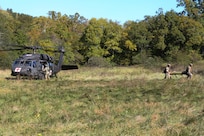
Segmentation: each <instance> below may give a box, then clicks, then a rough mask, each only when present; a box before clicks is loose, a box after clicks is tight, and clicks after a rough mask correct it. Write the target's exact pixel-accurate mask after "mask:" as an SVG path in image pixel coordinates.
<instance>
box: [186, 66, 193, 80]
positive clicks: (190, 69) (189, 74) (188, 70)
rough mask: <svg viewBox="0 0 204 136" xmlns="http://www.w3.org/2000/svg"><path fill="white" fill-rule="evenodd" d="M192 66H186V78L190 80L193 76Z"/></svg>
mask: <svg viewBox="0 0 204 136" xmlns="http://www.w3.org/2000/svg"><path fill="white" fill-rule="evenodd" d="M192 66H193V64H192V63H190V64H189V65H188V66H187V68H186V75H187V78H190V79H191V77H192V76H193V74H192Z"/></svg>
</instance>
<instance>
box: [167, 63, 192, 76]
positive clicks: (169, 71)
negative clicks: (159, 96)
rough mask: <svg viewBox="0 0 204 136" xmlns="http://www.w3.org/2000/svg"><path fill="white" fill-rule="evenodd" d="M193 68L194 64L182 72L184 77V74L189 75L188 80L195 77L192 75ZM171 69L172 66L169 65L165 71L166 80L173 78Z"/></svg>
mask: <svg viewBox="0 0 204 136" xmlns="http://www.w3.org/2000/svg"><path fill="white" fill-rule="evenodd" d="M192 66H193V64H192V63H190V64H189V65H188V66H187V67H186V70H185V71H183V72H181V74H182V75H183V74H184V75H187V78H188V79H191V78H192V76H193V74H192ZM170 68H171V64H167V66H166V67H165V69H164V74H165V77H164V79H170V78H171V74H172V72H171V70H170Z"/></svg>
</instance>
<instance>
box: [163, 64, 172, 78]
mask: <svg viewBox="0 0 204 136" xmlns="http://www.w3.org/2000/svg"><path fill="white" fill-rule="evenodd" d="M170 67H171V64H168V65H167V66H166V67H165V69H164V74H165V77H164V79H170V78H171V72H170Z"/></svg>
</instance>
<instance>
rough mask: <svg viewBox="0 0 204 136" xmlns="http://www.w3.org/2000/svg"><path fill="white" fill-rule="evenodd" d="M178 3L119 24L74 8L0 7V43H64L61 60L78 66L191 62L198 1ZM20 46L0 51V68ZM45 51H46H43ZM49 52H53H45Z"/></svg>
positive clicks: (200, 49)
mask: <svg viewBox="0 0 204 136" xmlns="http://www.w3.org/2000/svg"><path fill="white" fill-rule="evenodd" d="M177 2H178V6H181V7H183V8H184V10H183V11H182V12H180V13H177V12H175V11H174V10H171V11H167V12H166V13H164V12H163V10H162V9H158V11H157V14H156V15H155V16H145V18H144V20H140V21H127V22H125V23H124V24H122V25H121V24H120V23H118V22H116V21H112V20H107V19H104V18H100V19H96V18H92V19H90V20H88V19H86V18H85V17H83V16H81V15H80V14H79V13H75V14H74V15H66V14H64V15H62V14H61V13H60V12H56V11H49V12H48V16H47V17H44V16H40V17H33V16H30V15H27V14H20V13H16V12H13V11H12V9H7V10H0V48H1V49H6V48H9V46H10V45H28V46H31V45H38V46H42V47H47V48H49V47H51V46H52V47H54V46H56V47H57V46H59V45H63V46H64V47H65V50H66V52H65V63H75V64H79V65H85V64H88V65H97V66H98V65H120V66H121V65H135V64H147V65H148V64H151V65H153V64H157V63H161V62H175V63H176V62H179V63H187V62H195V61H198V60H201V59H202V58H203V53H204V27H203V26H204V18H203V17H204V13H203V12H204V11H203V8H204V7H203V6H204V2H203V1H200V0H192V1H189V0H177ZM22 53H25V51H6V52H2V51H1V52H0V56H1V58H0V63H1V67H7V68H8V67H10V64H11V62H12V60H14V59H15V58H17V57H18V56H19V55H20V54H22ZM44 53H46V52H44ZM51 55H53V56H55V54H51Z"/></svg>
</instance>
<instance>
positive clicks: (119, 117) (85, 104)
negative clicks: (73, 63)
mask: <svg viewBox="0 0 204 136" xmlns="http://www.w3.org/2000/svg"><path fill="white" fill-rule="evenodd" d="M9 74H10V73H9V71H1V72H0V109H1V110H0V135H3V136H7V135H8V136H10V135H32V136H48V135H49V136H50V135H54V136H56V135H59V136H63V135H64V136H65V135H66V136H67V135H73V136H76V135H83V136H95V135H101V136H115V135H122V136H123V135H127V136H133V135H134V136H164V135H165V136H188V135H189V136H200V135H204V121H203V120H204V111H203V110H204V104H203V103H204V99H203V98H204V89H203V88H204V79H203V77H202V76H201V75H196V74H195V75H194V77H193V79H192V80H187V79H186V77H185V76H178V77H173V78H172V79H170V80H163V77H164V75H163V74H162V73H161V72H160V71H159V72H152V71H150V70H147V69H144V68H141V67H114V68H80V69H79V70H74V71H63V72H60V73H59V75H58V76H59V78H57V79H56V78H53V79H51V80H50V81H45V80H7V79H5V78H6V77H8V76H9Z"/></svg>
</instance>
